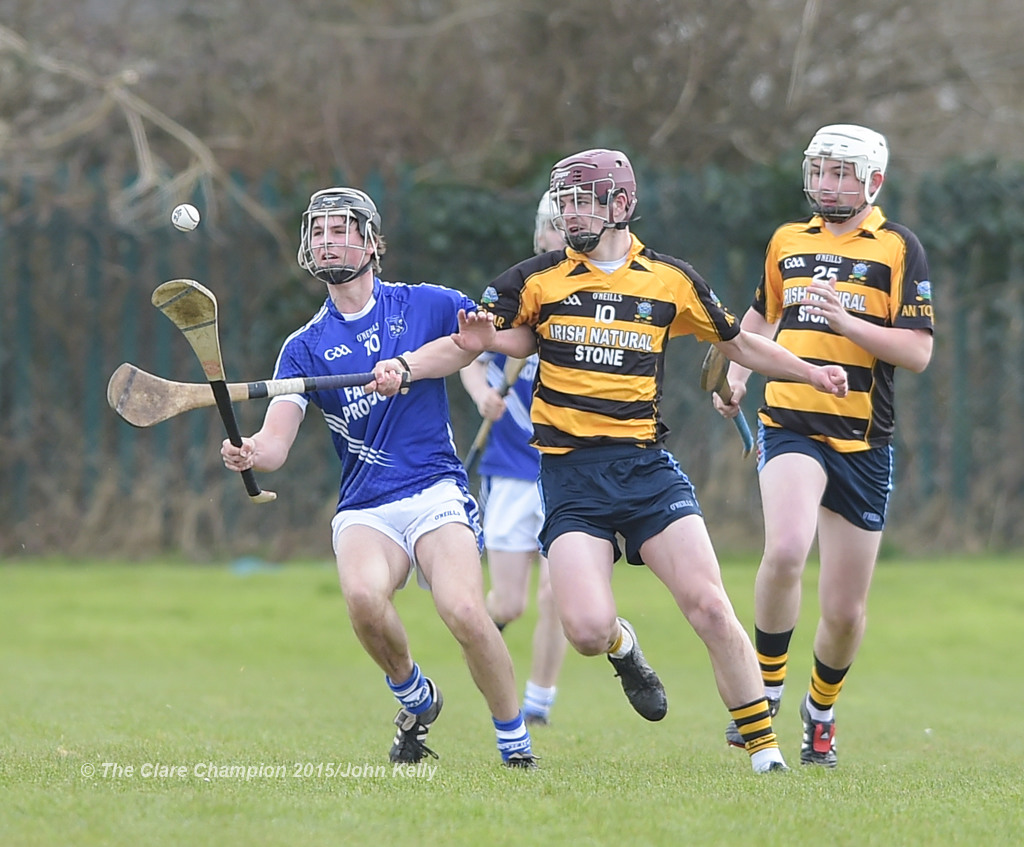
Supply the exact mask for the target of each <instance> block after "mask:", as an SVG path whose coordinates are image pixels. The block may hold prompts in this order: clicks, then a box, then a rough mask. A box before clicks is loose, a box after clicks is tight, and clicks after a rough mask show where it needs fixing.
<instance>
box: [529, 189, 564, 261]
mask: <svg viewBox="0 0 1024 847" xmlns="http://www.w3.org/2000/svg"><path fill="white" fill-rule="evenodd" d="M557 212H558V210H557V209H556V208H555V204H554V203H553V202H552V201H551V192H550V191H545V192H544V194H543V196H542V197H541V198H540V202H539V203H538V204H537V217H536V219H535V220H534V223H533V252H534V253H545V252H547V251H548V250H550V249H551V248H550V247H544V246H543V245H542V244H541V239H542V238H544V235H545V233H547V232H548V231H549V230H550V231H552V232H554V233H556V234H557V236H558V238H560V239H561V238H562V233H561V231H560V230H557V229H555V224H554V220H555V215H556V214H557ZM559 249H560V248H559Z"/></svg>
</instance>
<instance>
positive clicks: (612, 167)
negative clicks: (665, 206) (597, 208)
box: [551, 149, 636, 253]
mask: <svg viewBox="0 0 1024 847" xmlns="http://www.w3.org/2000/svg"><path fill="white" fill-rule="evenodd" d="M620 192H621V193H623V194H625V195H626V219H625V220H622V221H613V220H612V219H611V208H610V207H611V203H612V200H613V199H614V198H615V195H617V194H619V193H620ZM583 194H592V195H593V196H594V199H596V201H597V202H598V203H600V204H601V205H602V206H605V207H606V210H605V211H604V213H603V215H602V216H598V215H594V214H591V215H587V216H582V217H589V218H590V219H591V220H592V221H595V222H596V223H598V224H599V228H598V230H597V232H590V231H587V230H586V229H585V228H582V227H580V226H573V225H570V224H568V223H567V222H566V220H565V218H566V215H565V214H564V212H565V211H566V201H568V200H572V201H573V208H575V207H576V205H577V201H578V199H579V198H580V197H581V195H583ZM551 199H552V202H553V203H554V205H555V208H556V213H555V217H554V224H555V227H556V228H557V229H560V230H561V231H562V232H563V233H564V234H565V240H566V241H567V242H568V244H569V246H570V247H572V248H573V249H574V250H579V251H580V252H583V253H588V252H590V251H591V250H593V249H594V248H595V247H596V246H597V244H598V242H599V241H600V240H601V235H602V233H603V232H604V230H606V229H612V228H614V229H625V228H626V227H627V226H629V221H630V218H631V217H632V215H633V209H634V208H636V176H634V174H633V166H632V165H631V164H630V163H629V159H628V158H626V154H625V153H622V152H620V151H618V150H604V149H599V150H584V151H583V152H582V153H576V154H575V155H573V156H567V157H566V158H564V159H562V161H560V162H559V163H558V164H556V165H555V166H554V167H553V168H552V169H551ZM577 217H580V216H577Z"/></svg>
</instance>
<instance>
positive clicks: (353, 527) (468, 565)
mask: <svg viewBox="0 0 1024 847" xmlns="http://www.w3.org/2000/svg"><path fill="white" fill-rule="evenodd" d="M380 227H381V222H380V216H379V214H378V213H377V208H376V206H375V205H374V203H373V201H372V200H371V199H370V198H369V197H368V196H367V195H366V194H364V193H363V192H361V191H357V190H355V189H353V188H328V189H325V190H323V191H318V192H316V193H315V194H314V195H313V196H312V197H311V198H310V203H309V207H308V208H307V209H306V212H305V213H304V214H303V216H302V230H301V241H300V245H299V253H298V261H299V265H300V266H301V267H302V268H304V269H305V270H307V271H309V273H311V274H312V275H313V276H314V277H315V278H316V279H318V280H320V281H321V282H323V283H324V284H325V285H326V288H327V299H326V300H325V301H324V303H323V305H322V306H321V307H320V308H319V309H318V310H317V312H316V314H314V315H313V317H312V318H310V320H309V321H308V322H307V323H306V324H305V325H304V326H302V327H300V328H299V329H298V330H296V331H295V332H294V333H292V334H291V335H290V336H289V337H288V338H287V339H286V340H285V342H284V345H283V347H282V348H281V352H280V354H279V356H278V360H277V365H276V367H275V369H274V378H288V377H294V376H321V375H328V374H335V373H358V372H363V371H370V370H372V369H373V367H374V365H375V364H376V363H377V362H378V361H380V360H382V359H398V360H399V361H401V360H402V359H403V357H402V354H403V353H406V352H408V351H410V350H415V349H416V348H417V347H419V346H421V345H422V344H424V343H425V342H427V341H429V340H431V339H434V338H437V337H438V335H447V334H449V333H452V332H455V331H457V329H458V317H457V316H458V313H459V310H460V309H470V310H472V309H475V308H476V306H475V304H474V303H473V301H471V300H469V299H468V298H466V297H465V296H463V295H462V294H460V293H459V292H457V291H454V290H452V289H449V288H443V287H441V286H437V285H430V284H426V283H423V284H420V285H405V284H402V283H390V282H383V281H381V280H380V278H379V277H378V276H377V274H378V273H379V272H380V260H381V257H382V256H383V254H384V251H385V249H386V246H385V242H384V238H383V236H382V235H381V230H380ZM388 379H390V380H391V381H392V382H394V381H395V380H396V379H397V380H398V381H400V382H405V383H406V384H405V385H404V386H403V387H402V390H401V392H400V393H398V394H397V395H396V396H393V397H384V396H382V395H381V394H377V393H364V389H363V388H346V389H342V390H339V391H323V392H315V393H308V394H293V395H288V396H284V397H276V398H274V399H273V400H272V401H271V403H270V406H269V407H268V408H267V413H266V416H265V418H264V421H263V426H262V428H261V429H260V430H259V432H257V433H256V434H255V435H253V436H252V437H249V438H243V439H242V442H243V443H242V446H241V447H240V448H236V447H233V446H232V445H231V443H230V442H229V441H225V442H224V444H223V446H222V448H221V455H222V457H223V459H224V464H225V465H226V466H227V467H228V468H230V469H232V470H235V471H243V470H245V469H247V468H254V469H255V470H257V471H263V472H268V471H274V470H277V469H278V468H280V467H281V466H282V465H283V464H284V462H285V460H286V459H287V458H288V452H289V450H290V448H291V446H292V444H293V443H294V441H295V438H296V436H297V435H298V431H299V425H300V424H301V423H302V420H303V417H304V416H305V413H306V408H307V407H308V406H309V404H310V403H312V404H313V405H315V406H317V407H319V409H320V410H321V412H322V413H323V416H324V419H325V420H326V422H327V426H328V428H329V429H330V432H331V438H332V440H333V442H334V449H335V451H336V452H337V454H338V458H339V459H340V460H341V487H340V493H339V496H338V508H337V513H336V514H335V516H334V519H333V521H332V523H331V529H332V539H333V546H334V552H335V556H336V558H337V566H338V575H339V579H340V582H341V589H342V593H343V594H344V596H345V601H346V604H347V607H348V614H349V618H350V620H351V622H352V627H353V629H354V630H355V633H356V636H357V637H358V638H359V641H360V643H361V644H362V645H363V648H364V649H365V650H366V652H367V653H368V654H369V655H370V657H371V658H372V659H373V660H374V661H375V662H376V663H377V664H378V665H379V666H380V668H381V669H382V670H383V671H384V673H385V674H386V681H387V684H388V687H389V688H390V689H391V691H392V693H393V694H394V696H395V698H396V699H397V700H398V703H399V711H398V715H397V716H396V717H395V724H396V726H397V727H398V729H397V732H396V734H395V739H394V743H393V744H392V747H391V751H390V754H389V756H390V759H391V761H392V762H395V763H400V764H413V763H416V762H419V761H421V760H422V759H423V758H425V757H426V756H427V755H432V756H434V757H435V758H437V755H436V754H435V753H434V751H433V750H431V749H430V748H429V747H427V746H426V743H425V741H426V737H427V731H428V730H429V728H430V726H431V724H432V723H433V722H434V720H435V719H436V718H437V716H438V714H439V713H440V712H441V707H442V703H443V699H442V697H441V691H440V689H439V688H438V686H437V685H436V684H435V683H434V681H433V680H431V679H430V678H429V677H427V676H425V675H424V674H423V672H422V671H421V670H420V667H419V665H418V664H417V663H416V662H415V661H414V660H413V658H412V652H411V650H410V647H409V640H408V637H407V634H406V631H405V627H404V626H403V624H402V621H401V619H400V618H399V616H398V612H397V610H396V608H395V605H394V596H395V592H396V591H397V590H398V589H400V588H402V587H403V586H404V585H405V584H406V583H407V582H408V581H409V580H410V579H411V578H412V577H413V575H414V574H415V577H416V579H417V581H418V582H419V584H420V585H421V586H422V587H424V588H427V589H429V590H430V591H431V592H432V595H433V600H434V604H435V606H436V608H437V611H438V614H439V615H440V617H441V619H442V620H443V621H444V623H445V625H446V626H447V627H448V629H449V630H450V631H451V633H452V635H454V636H455V638H456V640H457V641H458V642H459V644H460V646H461V647H462V650H463V653H464V655H465V657H466V663H467V664H468V665H469V670H470V674H471V675H472V677H473V681H474V682H475V683H476V685H477V687H478V688H479V689H480V691H481V693H482V694H483V695H484V698H485V699H486V701H487V705H488V707H489V708H490V712H491V716H492V719H493V722H494V727H495V731H496V734H497V742H498V750H499V752H500V754H501V757H502V761H503V763H504V764H505V765H507V766H509V767H519V768H523V767H525V768H532V767H535V766H536V760H535V758H534V756H533V754H532V751H531V747H530V735H529V732H528V731H527V729H526V725H525V722H524V720H523V715H522V712H520V710H519V701H518V697H517V691H516V683H515V675H514V672H513V669H512V660H511V658H510V656H509V653H508V649H507V648H506V646H505V642H504V641H503V640H502V637H501V634H500V633H499V632H498V630H497V629H496V628H495V626H494V622H493V621H492V620H491V618H490V616H489V615H488V614H487V609H486V607H485V605H484V582H483V574H482V568H481V564H480V546H479V532H480V528H479V523H478V519H477V509H476V504H475V502H474V500H473V498H472V497H471V496H470V494H469V485H468V480H467V477H466V472H465V469H464V468H463V466H462V464H461V462H460V461H459V459H458V457H457V455H456V453H455V444H454V440H453V437H452V432H451V427H450V424H449V412H448V397H447V394H446V392H445V384H444V380H443V379H422V380H417V381H416V383H415V384H414V385H408V380H402V378H401V376H400V375H399V376H397V377H394V376H391V377H388ZM388 379H385V380H381V381H379V382H375V383H370V385H369V386H367V388H369V389H374V388H377V389H382V388H384V387H387V386H386V383H387V381H388ZM391 388H392V389H394V388H395V386H394V385H392V386H391Z"/></svg>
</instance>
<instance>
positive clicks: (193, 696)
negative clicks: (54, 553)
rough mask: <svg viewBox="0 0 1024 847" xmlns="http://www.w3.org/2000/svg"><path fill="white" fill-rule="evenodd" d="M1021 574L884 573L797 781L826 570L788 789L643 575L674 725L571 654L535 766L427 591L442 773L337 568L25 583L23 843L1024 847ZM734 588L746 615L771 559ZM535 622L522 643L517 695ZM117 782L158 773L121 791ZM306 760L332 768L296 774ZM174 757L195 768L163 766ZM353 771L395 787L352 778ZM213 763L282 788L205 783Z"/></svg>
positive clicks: (781, 726)
mask: <svg viewBox="0 0 1024 847" xmlns="http://www.w3.org/2000/svg"><path fill="white" fill-rule="evenodd" d="M1022 565H1024V563H1022V562H1021V561H1019V560H1016V561H1014V560H1004V561H999V560H955V561H954V560H949V561H941V562H925V561H919V562H896V561H885V562H883V564H882V565H881V566H880V569H879V572H878V575H877V578H876V582H875V586H874V589H873V593H872V602H871V608H870V621H869V625H868V635H867V639H866V641H865V644H864V647H863V649H862V651H861V655H860V657H859V658H858V661H857V663H856V664H855V666H854V669H853V671H852V673H851V676H850V678H849V682H848V685H847V686H846V689H845V690H844V692H843V697H842V699H841V701H840V705H839V710H838V714H839V739H840V746H839V756H840V765H839V768H838V769H837V770H835V771H831V772H823V771H821V770H817V769H815V770H808V769H801V768H800V767H799V765H798V764H797V762H798V745H799V719H798V718H797V716H796V707H795V704H796V699H797V697H798V696H799V693H800V691H801V690H802V689H803V687H804V685H805V684H806V680H807V674H808V673H809V657H810V654H809V651H810V648H809V645H810V639H811V636H812V633H813V621H814V606H813V601H814V572H813V571H810V572H809V573H808V575H807V578H806V580H805V604H806V605H805V613H804V618H803V621H802V625H801V627H799V628H798V630H797V635H796V637H795V639H794V643H793V648H792V651H791V656H792V657H793V662H792V666H791V676H790V691H789V692H788V693H787V701H786V702H785V703H784V705H783V710H782V714H781V715H780V716H779V718H778V719H777V721H776V728H777V730H778V732H779V736H780V739H781V743H782V746H783V751H784V753H785V755H786V756H787V758H788V759H789V761H790V763H791V764H792V765H793V766H794V769H793V772H792V773H790V774H776V775H770V776H755V775H753V774H752V773H751V772H750V768H749V764H748V762H747V759H746V756H745V755H744V754H743V753H741V752H739V751H736V750H732V749H731V748H728V747H727V746H726V745H725V743H724V741H723V738H722V731H723V729H724V726H725V723H726V721H727V718H728V716H727V714H726V712H725V709H724V707H723V706H722V704H721V702H720V701H719V700H718V697H717V694H716V692H715V688H714V684H713V681H712V677H711V672H710V667H709V664H708V661H707V656H706V653H705V651H704V649H703V646H702V645H701V644H700V642H699V641H698V640H697V638H696V637H695V636H694V635H693V633H692V631H691V630H690V629H689V628H688V626H687V625H686V624H685V622H684V621H683V619H682V617H681V616H680V615H679V613H678V612H677V611H676V610H675V608H674V607H673V605H672V604H671V602H670V600H669V598H668V595H667V592H666V591H665V590H664V589H663V588H662V587H661V586H660V585H659V584H658V583H657V582H656V580H655V579H654V578H653V576H652V575H651V574H650V573H649V572H648V571H646V570H645V569H640V568H628V567H620V568H619V569H617V571H616V577H615V579H616V593H617V596H618V599H619V604H620V610H621V611H622V613H623V614H625V615H628V616H629V618H630V619H631V620H632V621H633V623H634V624H635V625H636V627H637V630H638V632H639V633H640V637H641V639H642V641H643V646H644V650H645V652H646V654H647V656H648V658H649V659H650V661H651V663H652V665H654V667H655V668H657V670H658V671H659V673H660V674H661V676H662V679H663V680H664V682H665V685H666V688H667V689H668V694H669V700H670V710H669V714H668V717H667V718H666V719H665V720H664V721H662V722H661V723H659V724H649V723H647V722H645V721H643V720H642V719H641V718H639V717H638V716H637V715H635V714H634V713H633V712H632V711H631V709H630V708H629V706H628V704H627V703H626V700H625V698H624V697H623V695H622V692H621V690H620V688H619V686H618V682H617V681H616V680H615V679H614V678H613V676H612V671H611V668H610V667H609V665H608V663H607V662H606V661H604V660H603V659H599V658H593V659H585V658H583V657H581V656H578V655H575V654H570V656H569V658H568V660H567V662H566V667H565V670H564V672H563V675H562V678H561V680H560V685H559V699H558V703H557V704H556V706H555V712H554V715H553V719H554V723H553V725H552V726H551V727H548V728H546V729H540V730H537V731H535V733H534V748H535V752H536V753H538V754H539V755H540V756H541V757H542V769H541V770H540V771H537V772H532V773H523V772H510V771H507V770H505V769H503V768H501V767H499V765H498V756H497V753H496V750H495V747H494V733H493V729H492V727H491V725H490V720H489V718H488V715H487V713H486V709H485V706H484V703H483V699H482V698H481V697H480V695H479V694H478V693H477V692H476V690H475V689H474V688H473V687H472V683H471V681H470V679H469V675H468V672H467V671H466V669H465V665H464V664H463V662H462V659H461V656H460V654H459V651H458V649H457V647H456V645H455V643H454V641H453V640H452V639H451V637H450V636H449V635H448V633H447V632H446V631H445V630H444V629H443V627H442V625H441V624H440V623H439V622H438V620H437V618H436V615H435V613H434V611H433V608H432V606H431V605H430V601H429V595H427V594H426V593H425V592H422V591H420V590H418V589H407V590H406V591H404V592H403V593H402V594H401V595H400V598H399V609H400V611H401V613H402V615H403V617H404V618H405V620H406V622H407V625H408V628H409V630H410V632H411V634H412V639H413V646H414V650H415V655H416V658H417V659H418V660H419V661H420V663H421V665H422V666H423V667H424V669H425V670H426V672H428V673H429V674H430V675H431V676H433V677H434V678H435V679H436V680H437V681H438V682H439V683H440V684H441V686H442V687H443V690H444V693H445V710H444V713H443V715H442V717H441V719H440V720H439V721H438V723H437V725H436V726H435V727H434V729H433V730H432V731H431V736H430V743H431V746H433V747H434V749H436V750H437V751H438V752H439V753H440V755H441V759H440V761H437V762H435V761H434V760H429V764H430V765H431V766H433V765H437V770H436V772H434V775H433V778H432V779H427V778H425V777H422V776H421V777H401V776H393V775H392V772H391V769H390V767H389V766H388V765H387V748H388V746H389V744H390V741H391V730H392V726H391V723H390V721H391V718H392V717H393V715H394V712H395V709H396V706H395V704H394V701H393V699H392V698H391V695H390V694H389V692H388V691H387V688H386V687H385V685H384V682H383V678H382V674H381V672H380V671H379V670H378V669H377V668H376V666H375V665H374V664H373V663H372V662H371V661H370V660H369V659H368V658H367V657H366V656H365V654H364V653H363V652H362V650H361V649H360V647H359V645H358V643H357V642H356V640H355V637H354V636H353V634H352V632H351V629H350V628H349V626H348V622H347V620H346V618H345V612H344V604H343V602H342V599H341V595H340V592H339V590H338V588H337V583H336V580H335V576H334V572H333V569H332V568H331V567H329V566H327V565H325V564H303V565H289V566H286V567H283V568H278V569H274V570H263V571H256V572H253V573H250V574H248V575H241V574H239V573H236V572H233V571H232V570H231V569H229V568H227V567H203V568H199V567H194V566H186V565H174V564H150V565H139V566H129V565H110V564H102V563H88V564H86V563H81V564H67V563H54V562H38V563H31V564H17V565H5V566H0V674H2V677H0V844H2V845H4V847H19V846H20V845H100V844H102V845H146V847H163V845H168V847H169V846H170V845H175V847H177V845H182V844H189V845H241V844H259V845H296V844H303V845H316V844H324V845H326V844H366V845H382V846H383V845H391V844H400V845H403V847H406V846H408V847H412V845H419V844H424V845H447V844H485V845H488V847H499V845H516V847H521V845H524V844H537V845H548V844H550V845H568V844H572V845H606V844H623V845H659V846H660V845H669V844H727V845H729V844H736V845H758V847H765V846H766V845H793V844H816V843H820V844H835V845H847V844H849V845H854V844H856V845H904V844H906V845H911V844H912V845H918V844H920V845H947V844H965V845H967V844H970V845H973V844H984V845H1000V844H1007V845H1009V844H1014V845H1016V844H1019V843H1020V840H1021V829H1022V826H1024V811H1022V810H1024V791H1022V783H1024V732H1021V731H1020V719H1019V716H1020V712H1021V705H1022V700H1024V688H1022V686H1021V682H1020V675H1021V659H1020V647H1019V645H1020V644H1021V643H1022V642H1024V571H1022ZM724 570H725V577H726V583H727V585H728V587H729V590H730V594H731V595H732V598H733V601H734V603H735V605H736V607H737V611H738V612H739V613H740V616H741V618H742V619H743V620H744V621H745V622H747V623H749V622H750V621H751V614H752V613H751V606H752V598H751V592H752V583H753V576H754V568H753V566H752V564H750V563H749V562H747V563H744V564H727V565H726V566H725V568H724ZM531 624H532V613H531V616H530V618H529V619H528V620H524V621H523V622H520V623H517V624H515V625H513V626H512V627H510V628H509V629H508V630H506V634H507V638H508V641H509V645H510V649H511V651H512V654H513V657H514V658H515V660H516V666H517V671H518V673H519V676H520V687H521V685H522V680H523V676H524V675H525V673H526V668H527V666H528V660H529V637H530V628H531ZM104 763H117V764H118V765H120V766H121V767H125V768H127V767H128V766H132V767H134V768H135V773H133V774H132V775H130V776H129V775H127V773H124V774H121V775H119V776H114V775H112V774H110V773H108V775H106V776H104V775H103V772H102V771H103V764H104ZM305 763H310V768H311V769H314V771H315V769H316V768H317V766H319V765H321V764H322V765H323V768H321V772H320V774H319V775H317V774H316V773H315V772H314V773H313V775H311V776H308V777H306V776H296V775H294V774H295V771H296V768H297V767H303V766H304V765H305ZM158 764H159V765H163V766H165V768H170V767H176V766H182V765H183V766H185V769H186V771H187V774H186V776H184V777H179V776H176V775H160V776H155V777H154V776H143V775H142V774H141V773H140V771H141V769H142V768H143V766H146V765H148V766H150V767H153V766H156V765H158ZM332 764H333V765H335V766H340V767H341V768H342V769H344V768H346V767H353V766H354V767H362V766H366V767H367V768H368V769H370V770H372V768H374V767H376V766H378V765H383V773H381V774H379V775H373V776H364V777H360V778H355V777H352V776H333V777H330V776H328V775H327V774H326V772H325V770H326V768H327V766H328V765H332ZM197 765H198V766H199V767H200V769H203V768H205V769H207V770H208V769H209V767H210V766H213V767H214V768H223V767H230V766H238V767H240V768H243V769H244V768H248V767H256V768H258V767H260V766H264V767H269V768H275V767H280V766H283V769H284V772H285V775H283V776H275V777H255V778H252V779H249V780H246V779H241V778H231V777H221V776H216V775H215V776H214V777H213V778H211V779H209V780H207V779H204V778H203V777H202V776H201V775H196V774H195V768H196V766H197ZM88 766H93V767H95V768H97V773H96V774H94V775H92V776H83V769H86V770H87V769H88Z"/></svg>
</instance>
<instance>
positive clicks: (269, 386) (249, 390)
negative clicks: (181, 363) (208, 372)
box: [107, 362, 373, 427]
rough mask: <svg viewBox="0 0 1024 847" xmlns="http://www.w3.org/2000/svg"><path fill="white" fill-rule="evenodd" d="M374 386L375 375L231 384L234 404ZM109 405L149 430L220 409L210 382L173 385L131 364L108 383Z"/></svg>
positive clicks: (298, 377) (304, 377) (123, 367)
mask: <svg viewBox="0 0 1024 847" xmlns="http://www.w3.org/2000/svg"><path fill="white" fill-rule="evenodd" d="M371 382H373V372H372V371H370V372H368V373H356V374H331V375H330V376H296V377H290V378H288V379H268V380H263V381H261V382H229V383H228V396H229V397H230V398H231V400H232V402H235V403H237V402H239V401H241V400H263V399H265V398H267V397H280V396H281V395H282V394H304V393H308V392H311V391H333V390H336V389H338V388H348V387H354V386H357V385H368V384H369V383H371ZM107 403H109V404H110V408H111V409H113V410H114V411H115V412H117V413H118V414H119V415H120V416H121V417H122V418H124V419H125V420H126V421H127V422H128V423H130V424H131V425H132V426H138V427H147V426H153V425H155V424H158V423H162V422H163V421H166V420H169V419H170V418H173V417H175V416H177V415H180V414H182V413H183V412H190V411H192V409H200V408H202V407H204V406H215V405H217V399H216V397H214V396H213V389H212V388H211V387H210V384H209V383H208V382H172V381H171V380H168V379H161V378H160V377H158V376H155V375H154V374H151V373H147V372H146V371H144V370H142V368H137V367H136V366H135V365H133V364H131V363H130V362H125V363H124V364H122V365H119V366H118V368H117V370H115V371H114V373H113V374H111V377H110V382H108V383H107Z"/></svg>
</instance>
